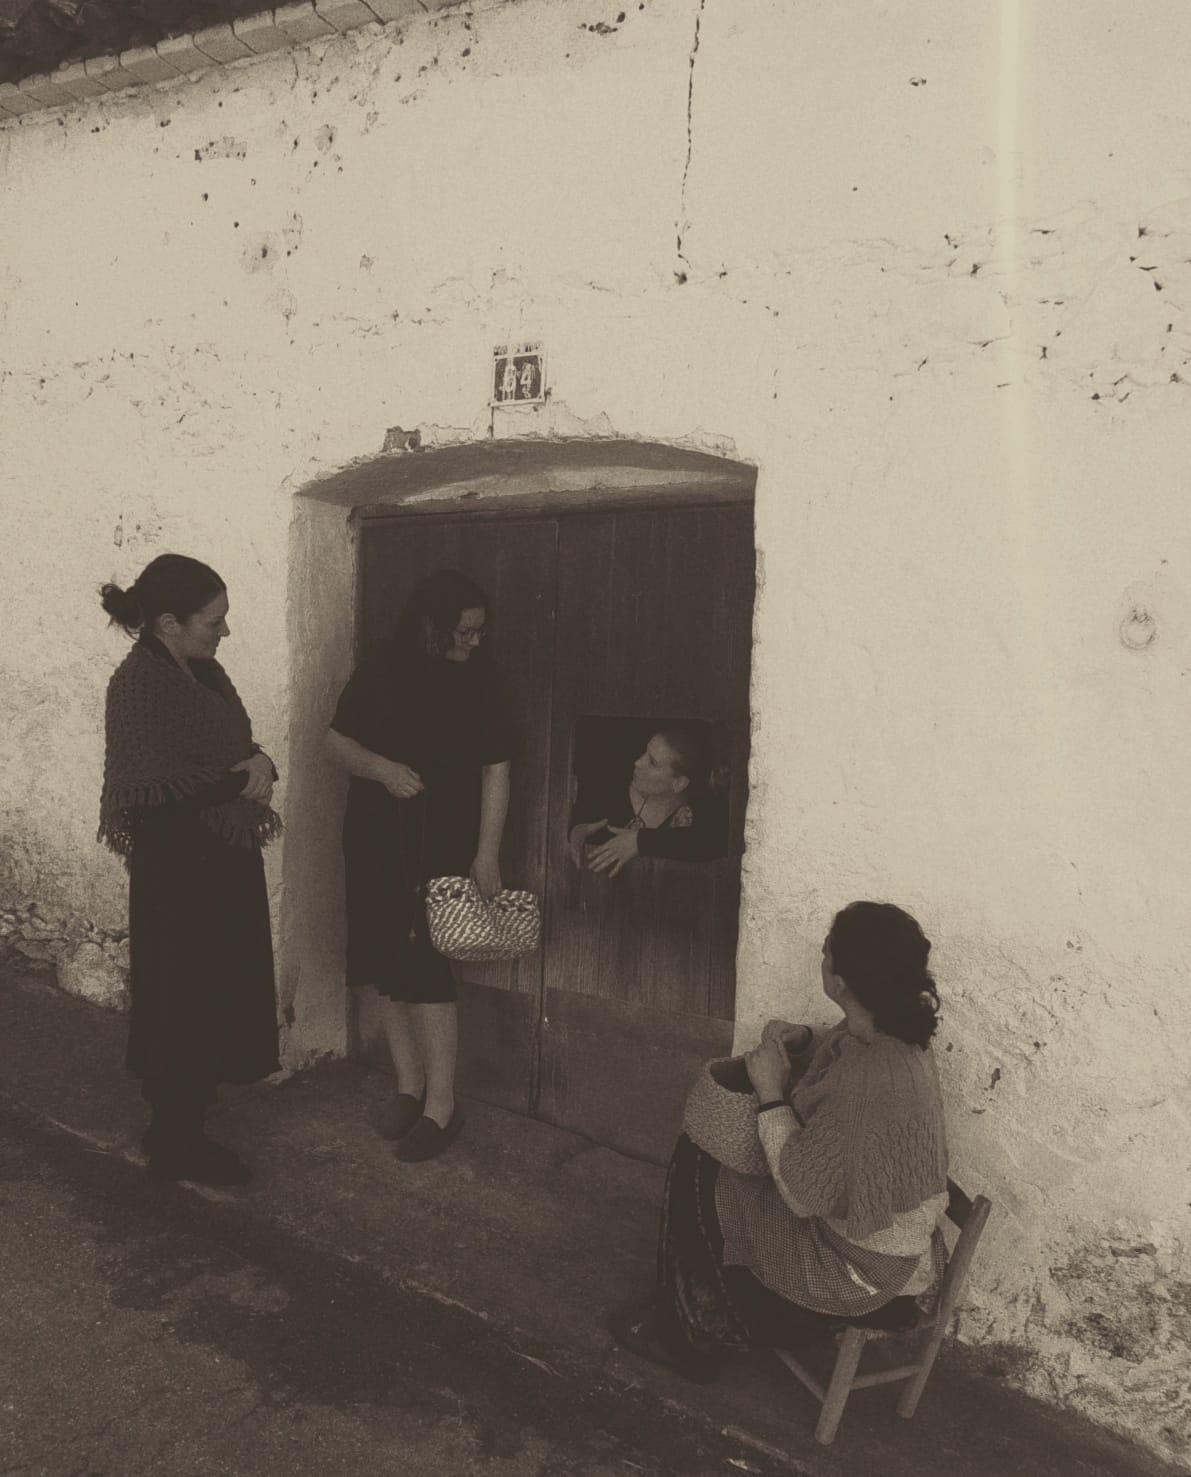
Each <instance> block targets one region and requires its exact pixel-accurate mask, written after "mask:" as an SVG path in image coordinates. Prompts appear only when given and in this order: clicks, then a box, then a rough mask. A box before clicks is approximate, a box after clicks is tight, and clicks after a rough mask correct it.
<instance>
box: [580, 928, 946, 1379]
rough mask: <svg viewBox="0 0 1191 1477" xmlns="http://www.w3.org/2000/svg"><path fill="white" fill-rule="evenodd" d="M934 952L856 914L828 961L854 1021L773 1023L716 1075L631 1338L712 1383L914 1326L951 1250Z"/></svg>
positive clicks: (676, 1184)
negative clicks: (814, 1344)
mask: <svg viewBox="0 0 1191 1477" xmlns="http://www.w3.org/2000/svg"><path fill="white" fill-rule="evenodd" d="M929 953H930V943H929V941H928V940H927V938H926V937H925V935H924V934H923V932H922V929H921V928H920V927H919V926H918V924H917V922H916V921H915V920H914V919H913V918H912V917H911V916H910V915H909V914H908V913H906V912H904V911H903V910H902V909H901V908H897V907H895V906H893V905H892V904H890V903H877V902H856V903H852V904H850V905H849V906H848V907H846V908H844V909H843V910H842V911H841V912H839V913H837V914H836V916H835V919H834V920H833V922H832V925H831V929H830V931H829V932H828V935H827V938H826V939H825V941H824V944H823V958H822V980H823V990H824V993H825V994H826V996H827V998H828V999H829V1000H830V1001H831V1002H832V1003H833V1004H834V1005H836V1006H837V1007H838V1008H839V1010H840V1011H842V1013H843V1019H842V1020H841V1021H839V1022H838V1023H837V1024H836V1025H835V1026H833V1027H831V1028H830V1029H829V1030H826V1031H821V1030H815V1029H813V1028H812V1027H810V1026H806V1025H798V1026H786V1025H784V1024H782V1023H778V1022H774V1023H771V1027H769V1028H767V1029H766V1032H765V1035H764V1036H763V1039H762V1040H761V1041H760V1043H759V1044H758V1045H757V1046H756V1047H755V1048H754V1049H753V1050H752V1051H750V1052H749V1053H748V1055H747V1056H746V1057H744V1058H743V1059H740V1058H737V1059H735V1060H734V1061H733V1062H728V1063H718V1064H713V1069H712V1071H710V1072H705V1073H704V1074H703V1076H702V1077H701V1079H700V1081H699V1083H697V1084H696V1086H695V1088H694V1089H693V1091H692V1093H691V1097H690V1099H689V1101H688V1105H687V1114H686V1118H685V1121H684V1133H683V1134H682V1135H681V1137H680V1138H679V1140H678V1144H677V1146H676V1148H675V1151H674V1156H673V1158H672V1160H671V1164H670V1170H669V1174H668V1176H667V1181H666V1189H665V1195H664V1200H663V1206H662V1218H661V1231H660V1242H659V1257H658V1284H657V1287H656V1290H655V1292H654V1295H653V1296H652V1297H651V1298H650V1299H649V1300H648V1301H646V1302H644V1303H640V1304H637V1305H634V1306H632V1307H628V1308H623V1309H620V1310H618V1311H617V1312H616V1313H615V1314H614V1315H613V1316H612V1318H611V1319H610V1324H611V1328H612V1332H613V1335H614V1336H615V1337H616V1339H617V1340H618V1342H620V1343H621V1344H623V1345H624V1346H625V1347H627V1348H629V1349H631V1350H633V1351H634V1352H635V1353H637V1354H640V1355H642V1356H643V1357H645V1358H647V1359H651V1360H653V1361H655V1362H659V1363H664V1364H667V1365H669V1366H671V1367H673V1368H676V1369H677V1370H679V1372H681V1373H682V1374H684V1375H685V1376H686V1377H687V1378H690V1379H694V1380H707V1379H710V1378H712V1377H714V1375H715V1373H716V1372H717V1370H718V1368H719V1365H720V1362H721V1361H722V1359H723V1357H724V1356H725V1354H727V1353H729V1352H730V1351H732V1350H739V1349H745V1348H748V1347H750V1346H768V1347H775V1346H776V1347H795V1346H797V1345H798V1344H799V1343H802V1342H804V1341H805V1340H806V1339H807V1338H808V1337H810V1336H811V1335H813V1334H814V1333H815V1332H816V1331H823V1330H827V1329H834V1328H838V1327H840V1326H841V1325H842V1324H845V1323H846V1322H848V1321H850V1320H856V1321H860V1322H861V1323H865V1322H868V1323H871V1324H875V1326H878V1327H889V1328H897V1327H904V1326H907V1325H908V1324H909V1323H912V1322H913V1320H914V1319H915V1318H916V1316H917V1311H916V1310H917V1308H918V1306H919V1300H929V1299H930V1297H931V1296H932V1295H933V1292H934V1290H935V1289H936V1287H937V1285H938V1281H939V1279H940V1276H941V1273H942V1270H943V1266H944V1263H945V1256H946V1253H945V1248H944V1244H943V1239H942V1235H941V1233H940V1231H939V1229H938V1224H939V1220H940V1218H941V1216H942V1215H943V1214H944V1212H945V1210H946V1206H947V1146H946V1134H945V1128H944V1121H943V1103H942V1097H941V1093H940V1089H939V1081H938V1076H937V1074H936V1069H935V1062H934V1058H933V1055H932V1052H931V1049H930V1041H931V1037H932V1036H933V1035H934V1032H935V1029H936V1020H937V1015H938V1009H939V996H938V993H937V991H936V989H935V984H934V980H933V979H932V977H931V975H930V973H929V972H928V969H927V959H928V956H929ZM729 1161H730V1162H729Z"/></svg>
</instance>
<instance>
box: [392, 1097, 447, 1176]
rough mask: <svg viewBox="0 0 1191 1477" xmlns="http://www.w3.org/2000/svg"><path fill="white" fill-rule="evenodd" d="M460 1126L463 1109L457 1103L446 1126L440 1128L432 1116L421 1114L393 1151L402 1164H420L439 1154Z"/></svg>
mask: <svg viewBox="0 0 1191 1477" xmlns="http://www.w3.org/2000/svg"><path fill="white" fill-rule="evenodd" d="M462 1127H463V1109H462V1108H461V1107H460V1106H459V1104H458V1103H456V1104H455V1111H454V1113H452V1114H451V1121H450V1123H448V1124H447V1126H446V1128H440V1127H439V1126H438V1124H437V1123H436V1122H435V1121H434V1119H433V1118H427V1117H426V1116H425V1114H423V1115H422V1116H421V1117H420V1118H419V1119H418V1121H417V1122H416V1123H415V1124H414V1126H413V1127H412V1128H411V1129H410V1131H409V1132H408V1133H407V1134H406V1135H405V1137H404V1138H403V1139H401V1140H400V1142H399V1143H398V1145H397V1147H396V1148H395V1149H394V1150H393V1152H394V1154H396V1156H397V1158H398V1159H400V1160H401V1161H402V1163H403V1164H420V1163H422V1161H423V1160H425V1159H433V1158H434V1156H435V1155H436V1154H441V1153H442V1151H443V1150H444V1149H445V1148H447V1147H448V1146H449V1145H450V1144H451V1143H453V1142H454V1140H455V1139H456V1138H457V1137H458V1135H459V1130H460V1129H461V1128H462Z"/></svg>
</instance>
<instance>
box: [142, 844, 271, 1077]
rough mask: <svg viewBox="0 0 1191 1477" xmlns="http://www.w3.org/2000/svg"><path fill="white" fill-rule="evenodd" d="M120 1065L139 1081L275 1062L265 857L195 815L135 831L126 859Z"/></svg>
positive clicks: (258, 1070)
mask: <svg viewBox="0 0 1191 1477" xmlns="http://www.w3.org/2000/svg"><path fill="white" fill-rule="evenodd" d="M128 913H129V951H130V956H131V965H132V1010H131V1015H130V1020H129V1036H128V1056H127V1063H128V1068H129V1071H131V1072H133V1073H134V1074H135V1075H136V1076H138V1077H143V1078H145V1079H146V1080H147V1081H148V1082H156V1083H170V1082H176V1081H183V1082H188V1083H195V1084H199V1085H207V1086H213V1085H214V1084H215V1083H218V1082H256V1081H259V1080H260V1078H262V1077H267V1076H268V1075H269V1074H270V1073H271V1072H275V1071H277V1069H278V1065H279V1064H278V1059H277V1007H276V1000H275V996H274V981H273V942H272V934H271V931H270V926H269V899H268V893H267V891H266V887H265V873H264V866H263V864H262V861H261V855H260V852H259V851H258V850H257V849H256V848H255V847H253V848H247V847H239V846H231V845H229V844H228V843H227V842H226V841H223V840H221V839H220V838H219V837H218V836H217V835H216V834H215V833H214V832H213V831H211V830H210V829H209V828H208V827H207V826H205V825H204V824H203V823H202V822H201V821H200V820H199V819H198V817H197V816H194V815H189V816H179V817H177V818H176V819H175V818H173V817H169V818H166V820H165V822H164V823H162V824H158V825H156V826H153V827H146V828H145V829H144V830H143V831H142V832H141V833H140V834H138V836H137V839H136V842H135V845H134V847H133V853H132V858H131V861H130V881H129V907H128Z"/></svg>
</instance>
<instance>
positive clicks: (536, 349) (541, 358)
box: [492, 343, 546, 405]
mask: <svg viewBox="0 0 1191 1477" xmlns="http://www.w3.org/2000/svg"><path fill="white" fill-rule="evenodd" d="M545 399H546V355H545V353H544V352H543V350H542V345H541V344H536V343H533V344H529V343H527V344H497V346H496V347H495V348H494V349H493V350H492V404H493V405H540V404H541V403H542V402H543V401H544V400H545Z"/></svg>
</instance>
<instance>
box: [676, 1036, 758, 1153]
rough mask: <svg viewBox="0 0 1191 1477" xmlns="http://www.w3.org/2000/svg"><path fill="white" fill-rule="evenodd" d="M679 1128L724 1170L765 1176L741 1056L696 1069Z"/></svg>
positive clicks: (754, 1111)
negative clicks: (695, 1076) (698, 1070)
mask: <svg viewBox="0 0 1191 1477" xmlns="http://www.w3.org/2000/svg"><path fill="white" fill-rule="evenodd" d="M734 1088H735V1089H737V1090H736V1091H734V1090H733V1089H734ZM682 1129H683V1132H684V1133H685V1134H686V1135H687V1137H688V1138H689V1139H690V1140H691V1141H692V1142H693V1143H696V1144H698V1146H699V1148H701V1149H702V1150H704V1152H705V1153H708V1154H710V1155H711V1157H712V1158H713V1159H716V1160H718V1161H719V1163H720V1164H722V1165H724V1166H725V1167H726V1168H728V1169H734V1170H735V1171H736V1172H737V1173H738V1174H753V1175H767V1174H768V1173H769V1161H768V1160H767V1159H766V1157H765V1150H764V1149H763V1148H762V1147H761V1140H760V1138H759V1137H758V1134H757V1099H756V1097H755V1096H754V1094H753V1092H752V1090H751V1089H750V1087H749V1080H748V1073H747V1072H746V1071H745V1068H744V1058H743V1057H726V1058H723V1059H721V1060H719V1061H714V1062H708V1063H707V1065H706V1066H705V1067H703V1068H702V1069H701V1070H700V1072H699V1076H698V1077H697V1078H696V1079H695V1085H694V1086H693V1087H692V1088H691V1090H690V1093H689V1095H688V1097H687V1100H686V1108H685V1110H684V1111H683V1115H682Z"/></svg>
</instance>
